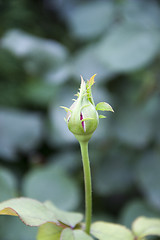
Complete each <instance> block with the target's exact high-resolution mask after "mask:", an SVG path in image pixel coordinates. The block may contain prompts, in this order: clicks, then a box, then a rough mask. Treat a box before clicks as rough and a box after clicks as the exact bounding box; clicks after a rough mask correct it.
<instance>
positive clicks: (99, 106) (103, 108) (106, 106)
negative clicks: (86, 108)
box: [96, 102, 114, 112]
mask: <svg viewBox="0 0 160 240" xmlns="http://www.w3.org/2000/svg"><path fill="white" fill-rule="evenodd" d="M96 110H97V111H98V110H100V111H111V112H114V110H113V108H112V107H111V106H110V105H109V104H108V103H106V102H100V103H98V104H97V105H96Z"/></svg>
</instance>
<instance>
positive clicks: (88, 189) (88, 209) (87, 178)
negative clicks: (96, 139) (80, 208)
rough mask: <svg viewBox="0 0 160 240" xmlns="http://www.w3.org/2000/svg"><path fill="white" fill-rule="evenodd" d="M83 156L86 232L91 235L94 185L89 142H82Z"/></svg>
mask: <svg viewBox="0 0 160 240" xmlns="http://www.w3.org/2000/svg"><path fill="white" fill-rule="evenodd" d="M80 147H81V155H82V162H83V171H84V184H85V223H86V225H85V232H86V233H87V234H90V226H91V218H92V185H91V170H90V163H89V156H88V142H80Z"/></svg>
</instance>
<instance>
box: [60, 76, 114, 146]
mask: <svg viewBox="0 0 160 240" xmlns="http://www.w3.org/2000/svg"><path fill="white" fill-rule="evenodd" d="M95 75H96V74H95ZM95 75H93V76H92V77H91V78H90V80H89V81H87V83H85V81H84V80H83V78H82V77H81V86H80V89H79V92H78V93H77V94H76V95H77V96H78V97H77V100H75V102H74V103H73V104H72V105H71V107H70V108H66V107H62V108H64V109H65V110H66V111H67V116H66V119H65V120H66V122H67V124H68V128H69V130H70V131H71V132H72V133H73V134H74V135H75V137H76V138H77V140H78V141H80V142H84V141H89V139H90V138H91V136H92V134H93V132H94V131H95V130H96V128H97V126H98V123H99V116H98V112H97V110H102V111H106V109H105V110H104V109H99V108H98V109H96V106H95V104H94V101H93V98H92V93H91V87H92V85H93V84H94V77H95ZM104 104H107V103H99V105H104ZM97 106H98V105H97ZM108 106H109V107H110V105H109V104H107V107H108ZM103 107H104V106H103ZM100 108H102V106H100ZM110 108H111V107H110ZM111 109H112V108H111ZM111 109H108V110H107V111H113V109H112V110H111ZM100 117H102V116H100ZM103 117H104V116H103Z"/></svg>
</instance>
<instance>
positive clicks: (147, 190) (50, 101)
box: [0, 0, 160, 240]
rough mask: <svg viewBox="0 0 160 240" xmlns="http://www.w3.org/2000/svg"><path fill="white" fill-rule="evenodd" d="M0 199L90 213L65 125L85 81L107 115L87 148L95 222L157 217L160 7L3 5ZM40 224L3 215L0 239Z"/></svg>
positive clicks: (31, 232)
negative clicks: (22, 199)
mask: <svg viewBox="0 0 160 240" xmlns="http://www.w3.org/2000/svg"><path fill="white" fill-rule="evenodd" d="M0 38H1V39H0V201H4V200H6V199H8V198H12V197H17V196H27V197H32V198H36V199H38V200H40V201H45V200H47V199H50V200H52V201H53V202H54V203H55V204H56V205H57V206H58V207H60V208H63V209H65V210H72V211H73V210H74V211H81V212H84V189H83V172H82V163H81V156H80V151H79V146H78V143H77V141H76V140H75V138H74V136H72V134H71V133H70V132H69V131H68V129H67V126H66V124H65V122H64V116H65V112H64V110H63V109H61V108H59V106H61V105H63V106H67V107H69V106H70V105H71V104H72V98H74V94H75V93H76V92H77V90H78V88H79V84H80V75H82V76H83V77H84V78H85V79H89V78H90V77H91V76H92V75H93V74H95V73H97V76H96V78H95V80H96V83H95V85H94V86H93V96H94V99H95V103H98V102H99V101H106V102H108V103H109V104H111V106H112V107H113V109H114V111H115V113H114V114H113V113H110V112H108V113H107V114H106V115H107V119H106V120H105V119H102V120H101V121H100V124H99V126H98V129H97V131H96V132H95V133H94V135H93V137H92V139H91V141H90V145H89V147H90V148H89V152H90V161H91V168H92V179H93V180H92V182H93V220H105V221H108V220H109V221H113V222H119V223H121V224H125V225H127V226H128V227H130V226H131V222H132V221H133V220H134V219H135V218H136V217H137V216H139V215H145V216H151V217H160V127H159V125H160V93H159V90H160V1H155V0H152V1H147V0H146V1H145V0H130V1H129V0H128V1H127V0H121V1H120V0H119V1H118V0H117V1H116V0H115V1H114V0H112V1H100V0H95V1H89V0H88V1H81V0H79V1H78V0H68V1H66V0H34V1H33V0H5V1H3V0H1V1H0ZM36 231H37V230H36V228H33V229H31V228H29V227H25V226H24V225H23V224H22V223H21V222H20V221H19V220H18V219H16V218H15V217H3V216H1V217H0V238H1V239H3V240H33V239H35V235H36Z"/></svg>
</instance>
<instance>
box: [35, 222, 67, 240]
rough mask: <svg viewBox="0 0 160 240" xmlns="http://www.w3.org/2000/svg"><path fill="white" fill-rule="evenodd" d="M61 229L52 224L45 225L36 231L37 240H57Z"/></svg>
mask: <svg viewBox="0 0 160 240" xmlns="http://www.w3.org/2000/svg"><path fill="white" fill-rule="evenodd" d="M62 230H63V228H62V227H59V226H57V225H55V224H53V223H45V224H43V225H42V226H40V227H39V229H38V235H37V240H53V239H54V240H59V239H60V236H61V232H62Z"/></svg>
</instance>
